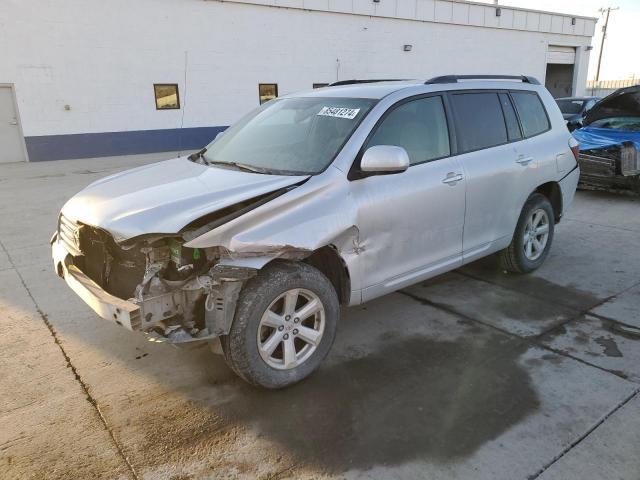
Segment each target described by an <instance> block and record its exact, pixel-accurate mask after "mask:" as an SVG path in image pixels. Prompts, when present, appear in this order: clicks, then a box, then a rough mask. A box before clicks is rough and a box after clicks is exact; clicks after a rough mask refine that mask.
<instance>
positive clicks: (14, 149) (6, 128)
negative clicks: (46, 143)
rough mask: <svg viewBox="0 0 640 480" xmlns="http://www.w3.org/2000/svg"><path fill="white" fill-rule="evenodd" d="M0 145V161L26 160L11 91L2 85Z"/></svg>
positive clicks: (0, 91)
mask: <svg viewBox="0 0 640 480" xmlns="http://www.w3.org/2000/svg"><path fill="white" fill-rule="evenodd" d="M0 145H1V146H2V148H0V163H9V162H23V161H25V160H26V158H25V154H24V143H23V139H22V134H21V132H20V126H19V125H18V114H17V112H16V108H15V103H14V102H13V92H12V91H11V88H10V87H3V86H0Z"/></svg>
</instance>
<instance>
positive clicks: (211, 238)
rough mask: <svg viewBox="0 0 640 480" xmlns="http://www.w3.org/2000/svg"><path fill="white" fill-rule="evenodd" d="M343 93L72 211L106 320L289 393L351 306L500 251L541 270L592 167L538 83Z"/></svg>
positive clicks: (92, 292) (118, 185) (132, 176)
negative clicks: (200, 349) (204, 349)
mask: <svg viewBox="0 0 640 480" xmlns="http://www.w3.org/2000/svg"><path fill="white" fill-rule="evenodd" d="M341 83H342V84H341V85H335V86H330V87H327V88H323V89H319V90H314V91H311V92H305V93H300V94H294V95H288V96H286V97H282V98H279V99H276V100H272V101H270V102H268V103H266V104H264V105H262V106H261V107H259V108H258V109H257V110H255V111H253V112H251V113H250V114H248V115H247V116H245V117H244V118H242V119H241V120H240V121H238V122H237V123H236V124H235V125H233V126H232V127H231V128H229V129H228V130H226V131H225V132H224V133H223V134H221V135H219V136H218V137H216V139H215V140H214V141H213V142H212V143H211V144H210V145H208V146H207V147H206V148H204V149H203V150H201V151H200V152H198V153H195V154H193V155H191V156H189V157H179V158H176V159H173V160H169V161H164V162H160V163H155V164H152V165H147V166H143V167H140V168H135V169H133V170H129V171H126V172H122V173H118V174H116V175H112V176H110V177H107V178H104V179H102V180H99V181H97V182H95V183H93V184H91V185H89V186H88V187H87V188H85V189H84V190H82V191H81V192H80V193H78V194H77V195H75V196H74V197H73V198H71V199H70V200H69V201H68V202H67V203H66V204H65V206H64V207H63V209H62V212H61V214H60V218H59V226H58V230H57V232H56V233H55V234H54V237H53V238H52V242H51V243H52V248H53V260H54V266H55V270H56V272H57V273H58V275H59V276H61V277H63V278H64V279H65V281H66V282H67V284H68V285H69V286H70V287H71V288H72V289H73V290H74V291H75V292H76V293H77V294H78V295H79V296H80V297H82V298H83V299H84V300H85V302H87V303H88V304H89V306H91V307H92V308H93V309H94V310H95V312H96V313H97V314H98V315H99V316H101V317H102V318H104V319H107V320H110V321H113V322H115V323H116V324H118V325H120V326H122V327H124V328H126V329H129V330H136V331H142V332H145V333H147V334H149V335H150V337H151V339H153V340H155V341H164V342H169V343H175V344H184V343H191V342H203V341H208V342H212V347H213V348H214V350H217V349H220V350H221V352H222V353H223V354H224V358H225V359H226V361H227V363H228V364H229V366H230V367H231V368H232V369H233V370H234V371H235V372H237V374H238V375H240V376H241V377H242V378H243V379H245V380H246V381H248V382H250V383H252V384H256V385H261V386H263V387H267V388H278V387H283V386H286V385H290V384H292V383H294V382H297V381H299V380H301V379H303V378H304V377H306V376H307V375H309V374H310V373H311V372H312V371H313V370H314V369H315V368H316V367H318V365H319V364H320V362H321V361H322V360H323V358H324V357H325V356H326V355H327V353H328V351H329V349H330V347H331V344H332V342H333V340H334V337H335V333H336V326H337V323H338V318H339V315H340V305H356V304H360V303H362V302H366V301H368V300H371V299H373V298H376V297H379V296H381V295H384V294H386V293H389V292H392V291H394V290H397V289H400V288H403V287H406V286H408V285H411V284H413V283H416V282H419V281H422V280H425V279H427V278H430V277H433V276H435V275H438V274H440V273H443V272H446V271H448V270H452V269H454V268H457V267H460V266H461V265H463V264H466V263H469V262H472V261H474V260H476V259H478V258H481V257H484V256H486V255H489V254H491V253H494V252H500V258H501V261H502V265H503V267H504V268H505V269H507V270H509V271H512V272H519V273H526V272H530V271H532V270H534V269H536V268H538V267H539V266H540V265H541V264H542V262H544V260H545V257H546V256H547V254H548V252H549V248H550V247H551V242H552V240H553V231H554V225H555V224H556V223H557V222H558V221H559V220H560V218H561V217H562V215H563V214H564V213H565V212H566V210H567V208H568V207H569V205H570V204H571V202H572V200H573V196H574V193H575V189H576V184H577V182H578V177H579V170H578V166H577V161H576V155H577V143H576V142H575V140H573V138H572V137H571V135H570V134H569V132H568V131H567V128H566V126H565V122H564V120H563V117H562V114H561V113H560V110H559V109H558V107H557V105H556V103H555V101H554V100H553V98H552V97H551V95H550V94H549V92H547V90H546V89H545V88H544V87H542V86H540V85H539V83H538V82H537V81H536V80H535V79H533V78H530V77H507V76H479V77H478V76H473V77H471V76H464V77H463V76H446V77H438V78H434V79H431V80H429V81H427V82H424V81H420V82H417V81H410V82H408V81H403V82H371V83H363V82H360V81H354V82H341ZM349 83H353V84H349ZM167 367H169V366H167Z"/></svg>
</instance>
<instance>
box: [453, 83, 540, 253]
mask: <svg viewBox="0 0 640 480" xmlns="http://www.w3.org/2000/svg"><path fill="white" fill-rule="evenodd" d="M450 102H451V106H452V109H453V112H454V118H455V123H456V136H457V139H458V151H459V152H461V154H460V155H459V156H458V157H457V158H458V161H459V162H460V163H461V165H462V167H463V169H464V173H465V178H466V181H467V189H466V212H465V225H464V235H463V255H464V260H465V261H467V260H472V259H474V258H478V257H480V256H483V255H484V254H485V253H486V252H487V250H491V249H495V248H496V246H500V247H502V246H504V245H506V244H508V243H509V242H510V240H511V237H512V235H513V231H514V228H515V224H516V222H517V219H518V216H519V215H520V210H521V209H522V205H523V202H522V196H523V195H524V196H525V198H526V196H527V195H528V194H529V193H530V185H529V184H530V183H531V179H530V178H529V177H530V176H531V175H530V173H531V170H533V169H535V166H536V162H535V159H534V158H533V157H532V156H531V155H529V154H528V151H527V148H526V141H525V140H523V134H522V131H521V128H520V125H519V123H518V119H517V116H516V113H515V110H514V107H513V104H512V101H511V99H510V96H509V94H508V92H506V91H489V90H475V91H461V92H451V93H450Z"/></svg>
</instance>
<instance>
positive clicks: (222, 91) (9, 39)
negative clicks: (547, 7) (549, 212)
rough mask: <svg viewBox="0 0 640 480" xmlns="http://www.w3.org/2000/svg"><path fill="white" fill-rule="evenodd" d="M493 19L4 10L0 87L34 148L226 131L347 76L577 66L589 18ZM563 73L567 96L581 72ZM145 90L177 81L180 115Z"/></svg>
mask: <svg viewBox="0 0 640 480" xmlns="http://www.w3.org/2000/svg"><path fill="white" fill-rule="evenodd" d="M257 3H264V4H265V5H258V4H257ZM268 5H276V7H274V6H268ZM283 6H287V7H295V8H281V7H283ZM501 8H502V11H501V13H502V14H501V16H500V17H496V15H495V8H494V7H493V6H487V5H480V4H469V3H460V2H456V1H440V0H436V1H433V0H381V2H380V3H373V2H372V1H371V0H264V2H261V0H251V1H247V2H244V3H241V2H240V1H237V2H218V1H205V0H181V1H178V0H135V1H125V0H109V1H101V0H66V1H65V2H60V1H56V0H31V1H29V2H25V1H23V0H4V1H3V2H2V3H0V26H1V27H2V28H0V49H1V50H0V51H2V52H3V53H2V57H3V60H2V62H0V83H14V84H15V89H16V95H17V102H18V107H19V110H20V115H21V118H22V123H23V130H24V134H25V136H26V137H35V136H45V135H46V136H50V135H66V134H77V133H97V132H120V131H132V130H154V129H176V128H180V127H181V126H183V127H185V128H189V127H201V126H224V125H229V124H230V123H232V122H234V121H235V120H236V119H237V118H239V116H241V115H242V114H244V113H245V112H246V111H248V110H250V109H252V108H254V107H255V106H257V105H258V83H277V84H278V87H279V93H280V95H283V94H286V93H290V92H295V91H298V90H305V89H309V88H311V85H312V83H314V82H318V83H319V82H332V81H335V80H336V79H349V78H425V79H426V78H430V77H432V76H435V75H441V74H451V73H504V74H526V75H533V76H535V77H537V78H539V79H540V80H541V81H544V76H545V69H546V53H547V47H548V45H549V44H553V45H569V46H575V47H579V48H578V49H577V52H578V55H579V56H582V57H584V56H586V55H588V52H587V51H586V48H585V47H586V46H588V45H589V44H590V42H591V36H592V35H593V31H594V25H595V21H594V19H585V18H579V17H578V18H576V20H575V25H572V24H571V17H569V16H565V15H550V14H546V13H540V12H531V11H525V10H519V9H514V8H506V7H501ZM311 9H314V10H311ZM329 9H331V10H332V11H327V10H329ZM321 10H322V11H321ZM338 12H342V13H338ZM404 44H411V45H413V49H412V51H411V52H404V51H403V45H404ZM577 66H578V71H577V72H576V79H577V83H576V84H577V85H579V87H580V88H579V90H578V91H577V92H576V93H581V91H580V90H581V89H582V88H583V87H584V84H585V83H586V71H587V66H588V61H585V59H584V58H580V61H579V62H577ZM153 83H178V84H179V87H180V97H181V102H182V109H180V110H164V111H157V110H156V109H155V102H154V94H153ZM66 105H68V106H69V110H67V109H65V106H66Z"/></svg>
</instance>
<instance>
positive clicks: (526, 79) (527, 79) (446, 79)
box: [424, 75, 540, 85]
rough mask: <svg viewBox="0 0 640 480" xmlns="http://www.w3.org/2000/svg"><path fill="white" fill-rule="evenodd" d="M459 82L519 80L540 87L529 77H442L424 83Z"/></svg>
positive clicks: (535, 79) (537, 82) (534, 79)
mask: <svg viewBox="0 0 640 480" xmlns="http://www.w3.org/2000/svg"><path fill="white" fill-rule="evenodd" d="M459 80H519V81H521V82H524V83H530V84H532V85H540V82H539V81H538V79H537V78H535V77H529V76H527V75H442V76H440V77H433V78H431V79H429V80H427V81H426V82H424V83H425V85H430V84H433V83H457V82H458V81H459Z"/></svg>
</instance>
